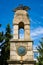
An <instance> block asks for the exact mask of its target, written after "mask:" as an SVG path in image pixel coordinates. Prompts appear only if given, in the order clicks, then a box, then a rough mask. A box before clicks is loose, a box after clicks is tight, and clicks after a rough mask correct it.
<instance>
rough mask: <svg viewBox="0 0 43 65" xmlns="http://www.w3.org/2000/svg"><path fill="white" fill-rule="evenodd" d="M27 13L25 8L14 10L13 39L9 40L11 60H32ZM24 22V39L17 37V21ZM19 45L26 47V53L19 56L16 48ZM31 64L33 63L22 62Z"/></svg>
mask: <svg viewBox="0 0 43 65" xmlns="http://www.w3.org/2000/svg"><path fill="white" fill-rule="evenodd" d="M27 15H28V13H27V12H26V11H25V10H18V11H16V12H15V16H14V19H13V40H11V41H10V42H11V43H10V60H12V61H21V60H22V61H33V44H32V41H31V38H30V21H29V18H28V16H27ZM20 22H23V23H24V39H19V37H18V36H19V31H18V30H19V23H20ZM20 46H24V47H25V48H26V54H25V55H24V56H22V57H21V56H19V55H18V52H17V49H18V47H20ZM10 65H21V64H10ZM23 65H33V64H23Z"/></svg>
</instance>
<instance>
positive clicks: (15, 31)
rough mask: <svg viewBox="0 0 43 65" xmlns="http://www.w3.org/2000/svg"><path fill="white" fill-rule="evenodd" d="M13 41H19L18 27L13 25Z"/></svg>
mask: <svg viewBox="0 0 43 65" xmlns="http://www.w3.org/2000/svg"><path fill="white" fill-rule="evenodd" d="M13 39H18V25H13Z"/></svg>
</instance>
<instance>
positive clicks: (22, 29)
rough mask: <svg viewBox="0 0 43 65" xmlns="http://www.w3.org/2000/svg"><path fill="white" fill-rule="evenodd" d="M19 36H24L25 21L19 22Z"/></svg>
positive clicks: (21, 37)
mask: <svg viewBox="0 0 43 65" xmlns="http://www.w3.org/2000/svg"><path fill="white" fill-rule="evenodd" d="M18 37H19V39H23V38H24V23H23V22H20V23H19V29H18Z"/></svg>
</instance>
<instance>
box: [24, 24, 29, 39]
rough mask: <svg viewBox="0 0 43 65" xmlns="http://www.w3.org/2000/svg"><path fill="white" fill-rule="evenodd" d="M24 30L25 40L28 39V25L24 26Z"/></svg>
mask: <svg viewBox="0 0 43 65" xmlns="http://www.w3.org/2000/svg"><path fill="white" fill-rule="evenodd" d="M24 29H25V37H24V38H25V39H28V40H29V39H30V25H29V24H28V25H25V26H24Z"/></svg>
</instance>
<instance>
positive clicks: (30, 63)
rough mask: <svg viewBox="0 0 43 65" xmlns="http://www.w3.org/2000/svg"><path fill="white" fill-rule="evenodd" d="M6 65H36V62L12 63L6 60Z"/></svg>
mask: <svg viewBox="0 0 43 65" xmlns="http://www.w3.org/2000/svg"><path fill="white" fill-rule="evenodd" d="M7 63H8V65H36V61H13V60H7Z"/></svg>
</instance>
